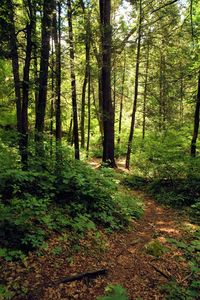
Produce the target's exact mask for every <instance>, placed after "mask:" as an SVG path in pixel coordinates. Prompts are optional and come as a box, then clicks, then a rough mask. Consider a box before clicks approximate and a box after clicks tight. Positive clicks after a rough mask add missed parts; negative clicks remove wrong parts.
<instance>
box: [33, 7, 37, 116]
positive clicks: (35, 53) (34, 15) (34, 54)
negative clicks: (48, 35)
mask: <svg viewBox="0 0 200 300" xmlns="http://www.w3.org/2000/svg"><path fill="white" fill-rule="evenodd" d="M36 13H37V12H36V7H35V5H33V17H32V19H33V29H32V43H33V46H32V47H33V73H34V84H35V93H34V94H35V95H34V96H35V116H36V112H37V103H38V57H37V56H38V45H37V30H36V29H37V15H36Z"/></svg>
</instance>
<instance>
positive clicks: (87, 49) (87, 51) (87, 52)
mask: <svg viewBox="0 0 200 300" xmlns="http://www.w3.org/2000/svg"><path fill="white" fill-rule="evenodd" d="M81 6H82V10H83V14H84V20H85V36H86V37H85V77H84V81H83V88H82V101H81V148H85V97H86V88H87V83H88V77H89V59H90V20H89V12H88V13H87V14H86V12H85V5H84V1H83V0H82V1H81Z"/></svg>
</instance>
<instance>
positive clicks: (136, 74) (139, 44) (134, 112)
mask: <svg viewBox="0 0 200 300" xmlns="http://www.w3.org/2000/svg"><path fill="white" fill-rule="evenodd" d="M141 29H142V0H140V12H139V27H138V42H137V54H136V68H135V93H134V101H133V112H132V118H131V128H130V134H129V139H128V148H127V154H126V164H125V167H126V168H127V169H129V167H130V157H131V150H132V141H133V135H134V129H135V117H136V110H137V100H138V82H139V68H140V50H141V49H140V48H141Z"/></svg>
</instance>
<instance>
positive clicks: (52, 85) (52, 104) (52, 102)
mask: <svg viewBox="0 0 200 300" xmlns="http://www.w3.org/2000/svg"><path fill="white" fill-rule="evenodd" d="M51 51H52V60H51V106H50V156H51V158H52V157H53V121H54V120H53V118H54V98H55V87H54V80H55V76H54V67H55V62H54V44H53V39H52V41H51Z"/></svg>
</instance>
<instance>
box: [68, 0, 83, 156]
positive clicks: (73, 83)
mask: <svg viewBox="0 0 200 300" xmlns="http://www.w3.org/2000/svg"><path fill="white" fill-rule="evenodd" d="M67 17H68V27H69V46H70V50H69V51H70V70H71V89H72V110H73V136H74V147H75V159H80V154H79V136H78V116H77V100H76V76H75V69H74V37H73V26H72V8H71V0H67Z"/></svg>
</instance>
